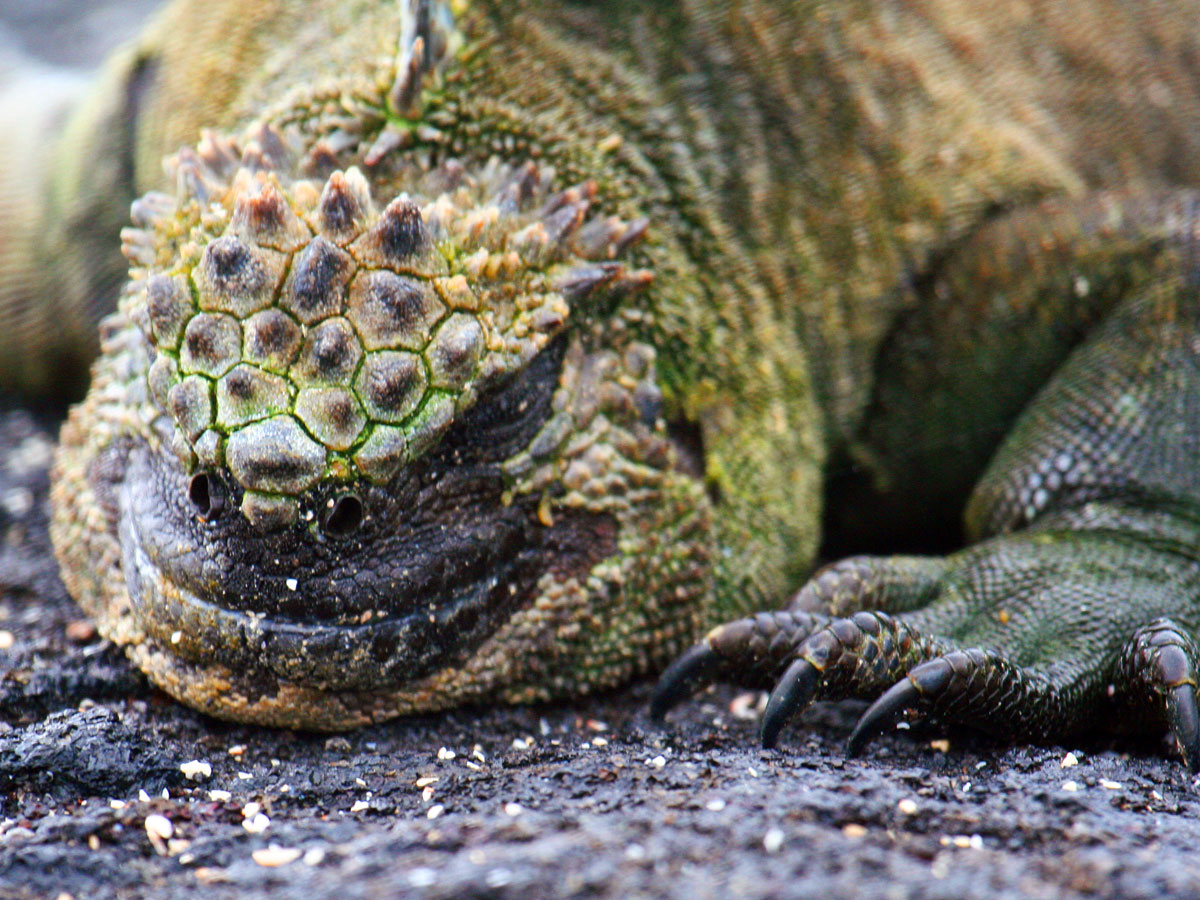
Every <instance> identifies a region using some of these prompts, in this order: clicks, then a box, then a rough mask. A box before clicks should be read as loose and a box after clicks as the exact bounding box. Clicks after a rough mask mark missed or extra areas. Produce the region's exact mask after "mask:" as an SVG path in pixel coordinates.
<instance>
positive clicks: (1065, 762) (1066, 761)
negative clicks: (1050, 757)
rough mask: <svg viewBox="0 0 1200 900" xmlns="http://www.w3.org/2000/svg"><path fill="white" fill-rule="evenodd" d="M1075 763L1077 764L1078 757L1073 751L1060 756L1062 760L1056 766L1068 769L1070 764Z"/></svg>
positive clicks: (1074, 764)
mask: <svg viewBox="0 0 1200 900" xmlns="http://www.w3.org/2000/svg"><path fill="white" fill-rule="evenodd" d="M1077 765H1079V757H1077V756H1076V755H1075V754H1074V753H1068V754H1067V755H1066V756H1064V757H1063V758H1062V762H1060V763H1059V764H1058V767H1059V768H1060V769H1069V768H1071V766H1077Z"/></svg>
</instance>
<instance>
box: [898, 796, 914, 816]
mask: <svg viewBox="0 0 1200 900" xmlns="http://www.w3.org/2000/svg"><path fill="white" fill-rule="evenodd" d="M896 808H897V809H898V810H900V812H902V813H904V815H906V816H913V815H916V813H917V804H916V801H915V800H911V799H909V798H908V797H905V798H904V799H903V800H901V801H900V802H899V803H897V804H896Z"/></svg>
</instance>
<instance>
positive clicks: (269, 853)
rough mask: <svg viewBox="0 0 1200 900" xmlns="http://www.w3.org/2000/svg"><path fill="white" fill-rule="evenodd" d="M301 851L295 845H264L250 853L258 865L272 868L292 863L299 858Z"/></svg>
mask: <svg viewBox="0 0 1200 900" xmlns="http://www.w3.org/2000/svg"><path fill="white" fill-rule="evenodd" d="M301 852H302V851H300V850H299V849H297V848H296V847H274V846H271V847H266V848H264V849H261V850H255V851H254V852H253V853H251V854H250V858H251V859H253V860H254V861H255V862H256V863H258V864H259V865H260V866H265V867H266V868H268V869H273V868H275V867H276V866H286V865H287V864H288V863H293V862H295V861H296V860H298V859H299V858H300V855H301Z"/></svg>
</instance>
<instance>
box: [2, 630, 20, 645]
mask: <svg viewBox="0 0 1200 900" xmlns="http://www.w3.org/2000/svg"><path fill="white" fill-rule="evenodd" d="M16 642H17V638H16V635H14V634H13V633H12V632H11V631H6V630H4V629H0V650H11V649H12V648H13V644H15V643H16Z"/></svg>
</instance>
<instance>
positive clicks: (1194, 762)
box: [1167, 684, 1200, 774]
mask: <svg viewBox="0 0 1200 900" xmlns="http://www.w3.org/2000/svg"><path fill="white" fill-rule="evenodd" d="M1167 719H1168V721H1169V722H1170V725H1171V732H1172V733H1173V734H1174V735H1175V740H1177V741H1178V742H1179V749H1180V750H1181V751H1182V752H1183V762H1184V764H1185V765H1186V766H1187V767H1188V770H1189V771H1191V772H1192V774H1195V773H1196V772H1200V709H1197V708H1196V689H1195V688H1194V687H1192V685H1190V684H1180V685H1177V686H1175V687H1173V688H1171V693H1170V695H1169V696H1168V698H1167Z"/></svg>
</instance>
